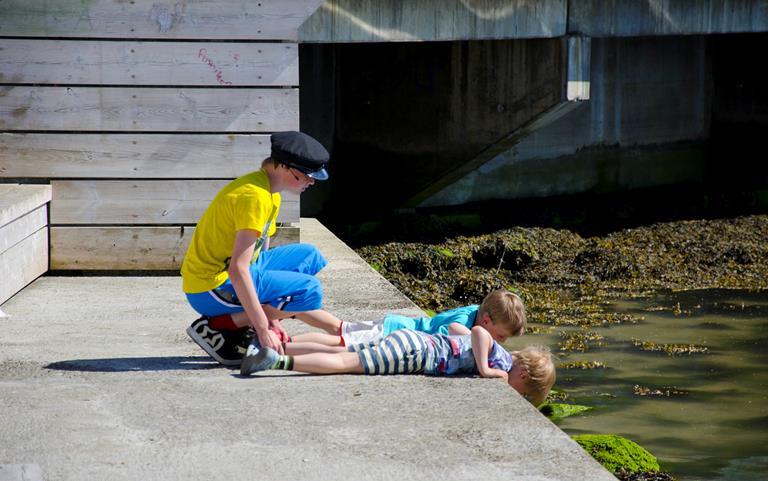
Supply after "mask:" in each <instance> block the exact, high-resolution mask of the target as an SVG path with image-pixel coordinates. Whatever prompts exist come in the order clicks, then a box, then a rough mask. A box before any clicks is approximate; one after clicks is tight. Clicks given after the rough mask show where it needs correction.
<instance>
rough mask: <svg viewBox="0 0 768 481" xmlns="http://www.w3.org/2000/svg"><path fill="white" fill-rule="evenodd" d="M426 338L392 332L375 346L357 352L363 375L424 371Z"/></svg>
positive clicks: (406, 332) (403, 331)
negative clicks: (363, 371)
mask: <svg viewBox="0 0 768 481" xmlns="http://www.w3.org/2000/svg"><path fill="white" fill-rule="evenodd" d="M428 342H429V341H428V337H427V336H425V335H423V334H420V333H418V332H416V331H411V330H408V329H402V330H398V331H395V332H393V333H392V334H390V335H388V336H387V337H385V338H384V339H382V340H381V342H379V343H378V344H376V345H375V346H371V347H367V348H363V349H361V350H360V351H359V352H358V355H359V356H360V361H361V362H362V363H363V369H364V370H365V374H408V373H418V372H422V371H424V367H425V364H426V360H427V354H428V349H429V345H428Z"/></svg>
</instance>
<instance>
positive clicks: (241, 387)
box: [0, 219, 614, 481]
mask: <svg viewBox="0 0 768 481" xmlns="http://www.w3.org/2000/svg"><path fill="white" fill-rule="evenodd" d="M301 234H302V240H303V241H305V242H311V243H314V244H316V245H317V246H318V247H319V248H320V249H321V251H322V252H323V253H324V254H325V255H326V257H327V258H328V259H329V261H330V263H329V265H328V267H327V268H326V269H325V270H324V271H323V272H322V273H321V278H322V281H323V285H324V289H325V298H326V300H327V302H326V306H327V307H328V308H329V309H330V310H332V311H334V312H336V313H338V314H339V315H341V316H342V317H344V318H347V319H373V318H377V317H381V316H382V315H383V314H385V313H386V312H389V311H398V312H402V313H411V314H417V313H418V312H419V310H418V308H417V307H416V306H414V305H413V303H411V302H410V301H409V300H408V299H406V298H405V297H403V296H402V294H400V293H399V292H398V291H396V290H395V289H394V288H393V287H392V286H391V285H390V284H389V283H387V282H386V281H385V280H384V279H383V278H381V277H380V276H379V275H378V274H377V273H376V272H375V271H373V270H372V269H371V268H370V267H368V266H367V265H366V264H365V263H364V262H363V261H362V260H361V259H360V258H359V257H357V255H355V253H354V252H353V251H352V250H351V249H349V248H348V247H347V246H345V245H343V244H342V243H341V242H340V241H339V240H338V239H336V237H335V236H333V235H332V234H331V233H330V232H328V231H327V230H326V229H325V228H324V227H323V226H322V225H320V224H319V223H317V222H316V221H314V220H311V219H304V220H302V233H301ZM4 308H5V310H6V311H7V312H8V313H9V314H10V315H11V317H10V318H7V319H0V325H1V326H2V329H3V336H2V337H0V392H2V393H3V395H2V396H0V439H2V440H3V441H2V442H1V443H2V444H0V463H6V466H10V467H13V466H20V465H24V466H34V467H35V469H36V470H37V471H36V472H39V473H40V477H41V479H56V480H81V479H109V480H111V481H118V480H135V479H147V480H155V479H156V480H184V481H189V480H210V479H238V480H244V479H269V480H271V481H279V480H291V481H295V480H339V479H356V480H358V479H359V480H369V479H370V480H385V479H387V480H389V479H404V480H406V479H424V480H431V479H440V480H441V481H442V480H487V479H507V480H515V479H521V480H522V479H524V480H527V481H533V480H574V481H575V480H584V479H589V480H613V479H614V478H613V477H612V476H611V475H610V474H609V473H608V472H606V471H605V470H604V469H603V468H602V467H601V466H600V465H598V464H597V463H596V462H595V461H593V460H592V459H591V458H590V457H589V456H588V455H587V454H586V453H585V452H584V451H583V450H581V448H579V447H578V446H577V445H576V443H575V442H573V441H572V440H571V439H570V438H569V437H568V436H567V435H565V434H564V433H563V432H562V431H561V430H560V429H558V428H557V427H556V426H555V425H553V424H552V423H550V422H549V421H548V420H547V419H546V418H544V417H543V416H542V415H540V414H539V413H538V411H536V410H535V409H534V408H533V407H532V406H530V405H529V404H528V403H527V402H525V401H524V400H523V399H522V398H521V397H520V396H518V395H517V394H516V393H514V392H513V391H512V390H511V389H509V387H508V386H506V385H505V384H504V383H502V382H499V381H496V380H490V379H478V378H454V379H447V378H429V377H425V376H391V377H385V376H382V377H373V376H307V375H299V374H290V373H286V374H275V373H269V374H264V375H260V376H254V377H253V378H249V379H240V378H239V377H238V376H237V375H236V373H235V371H232V370H229V369H225V368H221V367H219V366H217V365H214V364H212V363H211V362H210V361H209V359H208V358H207V357H205V356H204V355H203V353H202V351H201V350H200V349H199V348H197V346H196V345H194V344H192V343H191V342H190V341H189V340H188V339H187V337H186V335H185V334H184V329H185V328H186V327H187V326H188V325H189V323H190V322H192V320H194V318H195V317H196V315H195V314H194V313H193V312H192V310H191V309H190V308H189V307H188V306H187V304H186V301H185V299H184V298H183V296H182V294H181V281H180V279H179V278H176V277H122V278H121V277H77V278H67V277H42V278H40V279H38V280H37V281H35V282H34V283H33V284H32V285H31V286H29V287H28V288H27V289H25V290H24V291H22V292H21V293H20V294H19V295H17V296H15V297H14V298H13V299H11V300H10V301H9V302H8V303H7V304H6V305H5V306H4ZM286 327H287V328H288V330H289V332H298V331H299V330H305V329H306V328H305V327H304V326H303V325H302V324H300V323H298V322H292V323H288V324H287V326H286ZM38 467H39V469H38ZM0 468H2V465H0ZM9 469H10V468H9ZM14 469H15V468H14ZM17 471H18V469H17ZM1 472H2V471H0V473H1Z"/></svg>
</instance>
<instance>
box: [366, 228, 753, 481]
mask: <svg viewBox="0 0 768 481" xmlns="http://www.w3.org/2000/svg"><path fill="white" fill-rule="evenodd" d="M356 250H357V252H358V253H359V254H360V256H361V257H363V259H365V260H366V261H367V262H368V263H369V264H370V265H371V266H372V267H373V268H374V269H376V270H377V271H378V272H379V273H381V274H382V275H383V276H384V277H385V278H387V279H388V280H389V281H390V282H392V283H393V284H394V285H395V286H396V287H397V288H398V289H399V290H400V291H401V292H403V293H404V294H405V295H407V296H408V297H409V298H410V299H412V300H413V301H414V302H415V303H416V304H418V305H419V306H420V307H422V309H424V310H426V311H428V312H429V311H434V312H439V311H442V310H445V309H450V308H453V307H457V306H460V305H467V304H473V303H479V302H480V301H481V300H482V298H483V297H484V295H485V294H486V293H488V292H489V291H491V290H492V289H495V288H506V289H509V290H512V291H514V292H517V293H518V294H520V295H521V296H522V297H523V299H524V301H525V303H526V306H527V310H528V316H529V328H528V332H529V333H532V334H535V333H536V332H541V331H548V332H549V331H551V330H552V329H557V328H566V327H570V326H578V327H581V328H582V329H579V330H578V331H577V332H574V331H570V332H565V331H563V332H561V338H562V339H561V341H560V342H559V348H558V349H559V350H560V351H561V352H568V351H570V352H574V351H584V350H587V349H588V348H589V345H590V343H593V344H594V343H600V342H601V339H602V336H600V335H599V334H597V333H596V332H595V331H592V330H590V329H591V328H595V327H600V326H606V325H610V324H617V323H635V322H639V321H641V319H640V318H636V317H634V316H633V315H631V314H621V313H615V312H608V311H606V309H605V305H606V304H607V303H608V302H609V301H610V300H611V299H615V298H620V297H633V296H648V295H652V294H655V293H658V292H663V291H680V290H697V289H745V290H765V289H768V215H754V216H747V217H738V218H733V219H721V220H691V221H675V222H664V223H657V224H653V225H650V226H646V227H639V228H633V229H625V230H621V231H617V232H614V233H611V234H608V235H605V236H599V237H589V238H583V237H581V236H580V235H579V234H577V233H574V232H571V231H569V230H562V229H561V230H556V229H549V228H523V227H514V228H510V229H505V230H500V231H497V232H494V233H491V234H484V235H477V236H456V237H452V238H448V239H445V240H444V241H443V242H439V243H419V242H393V243H386V244H382V245H371V246H362V247H359V248H357V249H356ZM633 342H634V345H635V346H636V347H637V348H638V349H641V350H648V351H663V352H666V353H667V354H668V355H679V354H692V353H693V354H695V353H699V352H702V350H706V348H705V347H702V346H696V345H693V344H691V345H686V344H655V343H653V342H650V341H648V340H641V339H637V340H634V341H633ZM600 364H601V363H600V362H591V363H585V362H570V363H564V364H562V365H559V366H558V369H595V368H600V367H602V366H600ZM657 391H658V392H657ZM635 394H636V395H638V396H643V397H649V396H662V395H664V396H672V395H676V396H677V395H685V394H687V393H685V392H683V391H680V390H678V389H677V388H674V387H672V388H668V389H666V388H665V390H657V389H651V388H648V387H645V386H635ZM558 396H565V397H567V394H565V393H555V394H554V397H552V398H551V399H550V400H549V401H550V403H552V406H551V407H553V408H554V409H555V412H558V413H560V415H561V416H563V415H566V416H567V415H570V414H569V413H577V412H580V410H579V409H573V408H583V409H582V410H586V409H589V408H588V407H583V406H574V405H563V404H556V403H558V402H560V401H561V400H562V399H558ZM563 408H569V409H567V410H566V411H563ZM614 472H615V474H616V476H617V477H618V478H619V479H625V480H629V479H632V480H667V479H674V478H673V477H672V476H671V475H669V473H660V472H649V471H642V470H641V471H632V470H627V469H624V468H622V469H620V470H617V471H616V470H614Z"/></svg>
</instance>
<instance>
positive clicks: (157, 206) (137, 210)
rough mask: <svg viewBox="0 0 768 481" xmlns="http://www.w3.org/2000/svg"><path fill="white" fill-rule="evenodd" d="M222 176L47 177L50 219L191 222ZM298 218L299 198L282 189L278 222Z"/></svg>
mask: <svg viewBox="0 0 768 481" xmlns="http://www.w3.org/2000/svg"><path fill="white" fill-rule="evenodd" d="M228 182H229V181H228V180H188V181H165V180H163V181H161V180H158V181H107V180H103V181H99V180H83V181H67V180H61V181H53V182H51V185H52V186H53V200H52V201H51V224H52V225H54V224H55V225H76V224H195V223H197V221H198V220H199V219H200V216H201V215H202V214H203V212H204V211H205V209H206V207H208V204H210V202H211V200H213V198H214V197H215V196H216V194H217V193H218V191H219V190H220V189H221V188H222V187H223V186H224V185H226V184H227V183H228ZM298 221H299V198H298V196H297V195H294V194H288V193H286V194H285V195H284V196H283V205H282V206H281V208H280V214H279V215H278V222H282V223H295V222H298Z"/></svg>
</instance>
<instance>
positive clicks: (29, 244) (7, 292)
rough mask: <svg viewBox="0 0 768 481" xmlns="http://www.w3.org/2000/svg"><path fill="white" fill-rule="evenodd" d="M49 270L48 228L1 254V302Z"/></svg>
mask: <svg viewBox="0 0 768 481" xmlns="http://www.w3.org/2000/svg"><path fill="white" fill-rule="evenodd" d="M47 270H48V229H47V228H43V229H40V230H38V231H37V232H35V233H34V234H32V235H31V236H29V237H27V238H26V239H24V240H23V241H21V242H19V243H18V244H16V245H14V246H13V247H11V248H10V249H8V250H7V251H5V252H3V253H2V254H0V279H2V282H0V304H2V303H3V302H5V301H6V300H8V298H10V297H11V296H12V295H14V294H15V293H17V292H18V291H20V290H21V289H22V288H23V287H24V286H26V285H27V284H29V283H30V282H32V281H34V280H35V279H37V278H38V277H40V276H41V275H42V274H43V273H45V271H47Z"/></svg>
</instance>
